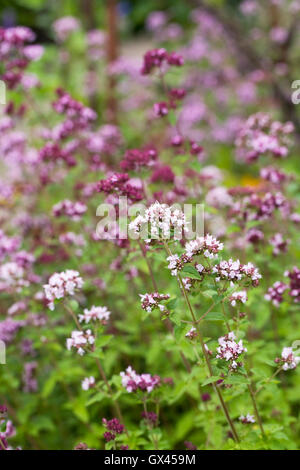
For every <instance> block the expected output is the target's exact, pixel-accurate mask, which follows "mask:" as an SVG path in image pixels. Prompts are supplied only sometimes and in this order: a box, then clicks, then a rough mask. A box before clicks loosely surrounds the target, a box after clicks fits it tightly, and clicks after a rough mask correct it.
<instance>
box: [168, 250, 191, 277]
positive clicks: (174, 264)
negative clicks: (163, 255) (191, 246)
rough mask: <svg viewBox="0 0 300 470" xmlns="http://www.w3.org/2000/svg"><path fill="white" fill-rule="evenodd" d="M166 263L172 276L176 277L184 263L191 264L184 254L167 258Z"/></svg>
mask: <svg viewBox="0 0 300 470" xmlns="http://www.w3.org/2000/svg"><path fill="white" fill-rule="evenodd" d="M167 261H168V262H169V264H168V268H169V269H170V270H171V274H172V276H177V274H178V271H181V270H182V269H183V267H184V265H185V264H186V263H190V262H191V258H190V257H188V256H187V255H186V254H185V253H184V254H183V255H181V256H178V255H177V254H174V255H171V256H168V257H167Z"/></svg>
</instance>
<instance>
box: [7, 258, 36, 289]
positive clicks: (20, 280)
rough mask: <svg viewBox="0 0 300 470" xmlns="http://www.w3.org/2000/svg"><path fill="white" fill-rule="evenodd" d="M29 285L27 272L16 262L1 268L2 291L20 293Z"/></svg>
mask: <svg viewBox="0 0 300 470" xmlns="http://www.w3.org/2000/svg"><path fill="white" fill-rule="evenodd" d="M28 285H29V280H28V279H26V272H25V270H24V268H23V267H22V266H20V265H19V264H18V263H16V262H14V261H10V262H8V263H4V264H2V265H1V266H0V291H3V290H16V292H20V291H21V290H22V288H23V287H26V286H28Z"/></svg>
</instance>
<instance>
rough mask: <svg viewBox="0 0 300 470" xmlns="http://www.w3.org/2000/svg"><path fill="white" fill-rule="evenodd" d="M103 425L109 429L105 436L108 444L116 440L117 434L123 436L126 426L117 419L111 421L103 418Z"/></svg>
mask: <svg viewBox="0 0 300 470" xmlns="http://www.w3.org/2000/svg"><path fill="white" fill-rule="evenodd" d="M102 423H103V425H104V426H105V427H106V429H107V431H106V432H105V433H104V434H103V437H104V439H105V441H106V442H110V441H113V440H115V438H116V436H117V434H123V432H124V431H125V426H124V425H123V424H121V423H120V421H119V420H118V419H117V418H113V419H110V420H107V419H105V418H103V419H102Z"/></svg>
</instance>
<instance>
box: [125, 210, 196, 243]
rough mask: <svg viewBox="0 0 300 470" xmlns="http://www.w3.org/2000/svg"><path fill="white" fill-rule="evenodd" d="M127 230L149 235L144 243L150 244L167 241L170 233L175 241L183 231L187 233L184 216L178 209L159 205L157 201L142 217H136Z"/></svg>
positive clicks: (186, 223) (180, 236)
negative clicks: (153, 241)
mask: <svg viewBox="0 0 300 470" xmlns="http://www.w3.org/2000/svg"><path fill="white" fill-rule="evenodd" d="M149 226H150V228H149ZM129 229H130V230H133V231H134V233H136V234H140V233H142V234H145V235H147V234H148V235H150V237H149V238H146V240H145V241H146V242H150V241H151V240H152V239H155V240H159V239H169V238H170V236H171V233H172V235H173V237H174V239H175V240H180V239H181V238H182V235H183V231H184V232H188V231H189V228H188V222H187V220H186V217H185V214H184V213H183V212H182V211H181V210H180V209H177V208H173V207H170V206H168V205H167V204H161V203H160V202H158V201H156V202H155V203H154V204H152V205H151V206H150V207H148V208H147V209H146V210H145V213H144V214H143V215H142V214H141V215H138V216H137V217H136V218H135V219H134V220H133V221H132V222H131V223H130V224H129ZM149 232H150V233H149Z"/></svg>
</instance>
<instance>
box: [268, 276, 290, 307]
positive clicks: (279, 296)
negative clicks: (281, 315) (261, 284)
mask: <svg viewBox="0 0 300 470" xmlns="http://www.w3.org/2000/svg"><path fill="white" fill-rule="evenodd" d="M288 288H289V287H288V285H287V284H285V283H284V282H280V281H277V282H275V283H274V284H273V286H272V287H269V289H268V292H267V293H266V294H265V299H266V300H269V301H270V302H272V304H273V305H275V307H278V306H279V305H280V304H281V303H282V302H283V294H284V292H285V291H286V290H287V289H288Z"/></svg>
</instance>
